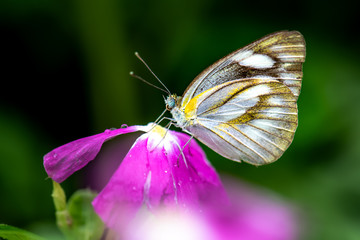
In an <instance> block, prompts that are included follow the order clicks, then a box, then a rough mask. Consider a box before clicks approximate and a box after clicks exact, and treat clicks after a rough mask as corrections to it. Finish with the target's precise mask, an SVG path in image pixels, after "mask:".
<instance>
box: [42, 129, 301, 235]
mask: <svg viewBox="0 0 360 240" xmlns="http://www.w3.org/2000/svg"><path fill="white" fill-rule="evenodd" d="M136 131H143V132H145V134H143V135H141V136H140V137H139V138H138V139H137V140H136V141H135V143H134V144H133V146H132V147H131V149H130V150H129V152H128V153H127V155H126V156H125V158H124V159H123V160H122V162H121V164H120V166H119V168H118V169H117V170H116V172H115V173H114V174H113V176H112V177H111V179H110V180H109V182H108V183H107V185H106V186H105V187H104V189H102V191H101V192H100V193H99V195H98V196H97V197H96V198H95V199H94V201H93V206H94V209H95V212H96V213H97V214H98V215H99V216H100V217H101V219H102V220H103V221H104V222H105V224H106V225H107V226H108V227H109V228H111V229H113V230H114V231H115V232H116V234H115V238H114V239H125V240H155V239H156V240H162V239H173V240H176V239H187V240H192V239H194V240H195V239H196V240H237V239H244V240H260V239H261V240H294V239H296V237H297V221H296V217H295V215H294V213H293V211H292V208H290V207H289V206H287V205H286V204H284V203H283V202H280V201H278V200H274V199H272V198H271V197H270V196H269V194H265V193H263V192H262V191H258V190H255V189H254V188H252V187H248V186H245V185H244V184H240V183H239V182H238V181H236V182H234V181H226V182H225V183H226V184H225V186H226V188H227V190H228V195H226V194H225V190H224V187H223V185H222V184H221V182H220V179H219V177H218V175H217V174H216V172H215V171H214V169H213V168H212V167H211V165H210V164H209V162H208V161H207V159H206V156H205V154H204V152H203V151H202V149H201V148H200V146H199V145H198V144H197V142H196V141H195V140H194V139H191V140H190V137H189V136H188V135H186V134H184V133H179V132H175V131H170V130H167V129H164V128H162V127H160V126H155V125H153V124H149V125H147V126H131V127H127V128H120V129H115V130H106V131H105V132H103V133H100V134H97V135H93V136H89V137H86V138H82V139H79V140H76V141H73V142H70V143H68V144H66V145H63V146H61V147H59V148H56V149H54V150H53V151H51V152H50V153H48V154H46V155H45V156H44V166H45V169H46V171H47V173H48V175H49V177H51V178H52V179H54V180H55V181H57V182H62V181H64V180H65V179H66V178H67V177H69V176H70V175H71V174H73V173H74V172H75V171H77V170H79V169H81V168H82V167H84V166H85V165H86V164H88V163H89V162H90V161H91V160H93V159H94V158H95V157H96V155H97V154H98V153H99V151H100V150H101V147H102V145H103V143H104V142H105V141H107V140H110V139H112V138H114V137H116V136H118V135H121V134H125V133H131V132H136ZM112 155H114V154H113V153H112V154H109V155H106V156H108V157H116V156H112ZM99 175H100V174H99ZM94 177H95V178H96V176H94Z"/></svg>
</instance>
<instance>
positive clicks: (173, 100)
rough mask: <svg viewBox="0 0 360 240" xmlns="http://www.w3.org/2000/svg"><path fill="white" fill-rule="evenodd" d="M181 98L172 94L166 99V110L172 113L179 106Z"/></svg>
mask: <svg viewBox="0 0 360 240" xmlns="http://www.w3.org/2000/svg"><path fill="white" fill-rule="evenodd" d="M180 100H181V97H178V96H177V95H176V94H171V95H169V96H168V97H167V98H166V99H165V104H166V109H167V110H168V111H171V110H172V109H173V108H174V107H176V106H177V105H178V103H179V102H180Z"/></svg>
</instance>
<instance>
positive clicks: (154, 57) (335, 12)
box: [0, 0, 360, 240]
mask: <svg viewBox="0 0 360 240" xmlns="http://www.w3.org/2000/svg"><path fill="white" fill-rule="evenodd" d="M357 14H358V12H357V7H356V5H355V2H354V1H350V0H344V1H341V2H338V1H337V2H333V1H310V0H308V1H277V2H275V1H262V0H260V1H235V0H225V1H215V0H208V1H205V0H200V1H195V0H176V1H168V0H153V1H143V0H122V1H121V0H98V1H91V0H90V1H86V0H73V1H69V0H2V1H0V30H1V38H0V43H1V45H0V48H1V59H2V62H3V63H2V64H1V67H0V69H1V94H0V223H7V224H12V225H14V226H17V227H23V228H26V229H29V230H31V231H35V232H41V231H46V229H51V226H53V225H52V224H53V222H54V214H53V211H54V209H53V205H52V201H51V198H50V193H51V181H49V180H47V179H46V177H47V176H46V173H45V171H44V170H43V166H42V156H43V155H44V154H45V153H47V152H48V151H50V150H51V149H53V148H55V147H57V146H59V145H62V144H64V143H67V142H69V141H71V140H74V139H77V138H81V137H85V136H88V135H92V134H95V133H98V132H100V131H103V130H104V129H106V128H110V127H120V126H121V124H123V123H126V124H128V125H134V124H146V123H148V122H150V121H154V120H155V119H156V118H157V117H158V116H159V114H160V113H161V112H162V111H163V109H164V103H163V97H162V95H163V94H162V93H161V92H160V91H158V90H156V89H153V88H151V87H149V86H147V85H145V84H144V83H142V82H140V81H138V80H136V79H134V78H131V77H130V76H129V74H128V73H129V71H134V72H135V73H137V74H138V75H140V76H143V77H144V78H145V79H147V80H149V81H150V82H153V83H155V84H157V83H156V81H155V79H154V78H153V77H152V76H151V75H150V74H149V72H148V71H147V70H146V68H145V67H144V66H143V65H142V64H141V63H140V61H139V60H137V59H136V58H135V57H134V55H133V54H134V52H135V51H138V52H139V53H140V54H141V56H142V57H143V58H144V59H145V60H146V61H147V63H148V64H149V65H150V66H151V67H152V70H153V71H154V72H155V73H156V74H157V75H158V77H159V78H160V79H162V81H163V82H164V83H165V84H166V85H167V86H168V88H169V89H170V90H171V91H173V92H175V93H178V94H181V93H182V92H183V91H184V89H185V88H186V86H187V85H188V84H189V83H190V82H191V81H192V79H193V78H194V77H195V76H196V75H197V74H198V73H200V72H201V71H202V70H203V69H204V68H205V67H207V66H209V65H210V64H212V63H213V62H214V61H216V60H217V59H219V58H221V57H223V56H224V55H226V54H228V53H230V52H232V51H234V50H236V49H238V48H240V47H242V46H244V45H246V44H248V43H250V42H251V41H254V40H256V39H258V38H260V37H262V36H264V35H266V34H269V33H272V32H275V31H279V30H298V31H300V32H301V33H302V34H303V35H304V37H305V40H306V42H307V58H306V62H305V64H304V78H303V87H302V93H301V95H300V98H299V102H298V106H299V127H298V130H297V133H296V135H295V139H294V142H293V144H292V145H291V147H290V148H289V149H288V151H287V152H286V153H285V154H284V156H283V157H282V158H281V159H280V160H279V161H277V162H276V163H274V164H271V165H268V166H264V167H258V168H257V167H253V166H250V165H248V164H238V163H235V162H231V161H228V160H225V159H223V158H221V157H220V156H219V155H217V154H215V153H213V152H212V151H211V150H209V149H208V148H206V147H204V149H205V150H206V152H207V155H208V157H209V159H210V161H211V162H212V163H213V165H214V166H215V167H216V168H217V170H218V171H219V172H220V173H226V174H231V175H234V176H237V177H239V178H240V179H244V180H245V181H248V182H252V183H254V184H257V185H260V186H264V187H266V188H269V189H271V190H272V191H275V192H277V193H278V194H280V195H281V196H282V197H284V198H285V199H286V200H288V201H289V202H291V203H293V204H294V205H295V206H297V207H298V209H299V212H300V213H301V215H302V217H303V220H304V222H305V226H304V228H305V230H304V234H303V239H310V240H312V239H314V240H315V239H316V240H318V239H326V240H332V239H334V240H338V239H346V240H347V239H349V240H350V239H360V204H359V203H360V170H359V169H360V124H359V123H360V107H359V106H358V105H359V97H360V78H359V76H360V68H359V63H360V61H359V54H360V48H359V41H360V34H359V28H358V24H357V17H356V16H357ZM129 144H131V143H129ZM82 177H83V176H82V175H81V173H79V174H75V176H74V177H71V178H70V179H69V180H68V181H66V182H65V183H64V186H65V189H66V190H67V191H68V192H70V193H71V192H72V191H74V190H75V189H76V188H78V187H79V186H81V187H83V186H84V185H86V184H84V183H83V181H82V180H81V179H82ZM94 178H96V176H94ZM47 225H49V228H48V227H44V226H47Z"/></svg>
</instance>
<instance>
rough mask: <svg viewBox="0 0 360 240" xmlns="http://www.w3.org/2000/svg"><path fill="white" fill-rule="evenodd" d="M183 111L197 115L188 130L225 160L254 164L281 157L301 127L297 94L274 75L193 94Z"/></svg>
mask: <svg viewBox="0 0 360 240" xmlns="http://www.w3.org/2000/svg"><path fill="white" fill-rule="evenodd" d="M191 106H193V107H194V106H195V109H191ZM185 112H186V113H190V112H193V113H196V118H195V119H193V120H192V121H191V124H189V125H188V126H187V127H186V130H188V131H189V132H191V134H193V135H194V136H195V137H196V138H197V139H199V140H200V141H201V142H203V143H204V144H206V145H207V146H209V147H210V148H211V149H213V150H214V151H215V152H217V153H219V154H220V155H222V156H224V157H226V158H229V159H232V160H235V161H241V160H243V161H245V162H248V163H251V164H254V165H262V164H266V163H270V162H273V161H275V160H277V159H278V158H279V157H280V156H281V155H282V154H283V152H284V151H285V150H286V149H287V148H288V146H289V145H290V143H291V142H292V139H293V137H294V133H295V130H296V127H297V106H296V98H295V97H294V95H293V94H292V92H291V90H290V89H289V88H288V87H286V86H285V85H284V84H282V83H280V82H278V81H274V80H271V79H267V80H264V79H248V80H244V79H242V80H235V81H231V82H227V83H224V84H221V85H218V86H216V87H214V88H212V89H210V90H208V91H206V92H204V93H202V94H200V95H198V96H197V97H196V98H194V99H193V100H192V101H191V102H190V104H189V105H188V108H187V109H186V111H185ZM193 113H192V114H193Z"/></svg>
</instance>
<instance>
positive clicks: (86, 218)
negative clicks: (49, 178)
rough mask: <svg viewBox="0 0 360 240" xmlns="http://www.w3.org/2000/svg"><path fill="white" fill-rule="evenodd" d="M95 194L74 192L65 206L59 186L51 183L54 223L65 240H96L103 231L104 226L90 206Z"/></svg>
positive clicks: (83, 191) (63, 196) (64, 198)
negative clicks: (54, 214)
mask: <svg viewBox="0 0 360 240" xmlns="http://www.w3.org/2000/svg"><path fill="white" fill-rule="evenodd" d="M95 196H96V193H95V192H93V191H91V190H89V189H83V190H78V191H77V192H75V193H74V194H73V195H72V196H71V198H70V199H69V201H68V203H67V204H66V196H65V193H64V190H63V189H62V188H61V186H60V184H58V183H56V182H54V181H53V193H52V197H53V201H54V205H55V209H56V222H57V225H58V227H59V229H60V230H61V231H62V232H63V234H64V235H65V236H66V238H67V239H71V240H73V239H74V240H77V239H83V240H98V239H100V238H101V236H102V234H103V231H104V224H103V222H102V221H101V219H100V218H99V217H98V216H97V214H96V213H95V212H94V209H93V206H92V204H91V202H92V200H93V199H94V198H95Z"/></svg>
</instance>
